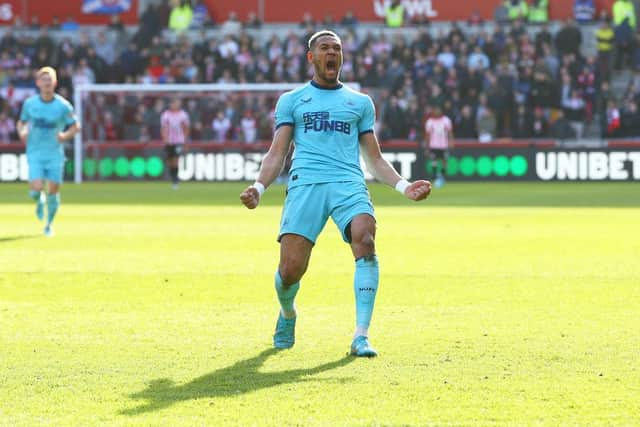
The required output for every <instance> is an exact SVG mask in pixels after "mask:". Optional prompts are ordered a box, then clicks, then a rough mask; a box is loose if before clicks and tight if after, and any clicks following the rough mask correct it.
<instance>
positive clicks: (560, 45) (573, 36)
mask: <svg viewBox="0 0 640 427" xmlns="http://www.w3.org/2000/svg"><path fill="white" fill-rule="evenodd" d="M581 44H582V33H581V32H580V29H579V28H578V27H577V26H576V24H575V21H574V20H573V19H568V20H567V21H566V22H565V24H564V26H563V27H562V28H561V29H560V31H558V34H556V49H557V50H558V55H560V56H561V57H562V56H564V55H566V54H568V53H572V54H574V55H578V54H579V53H580V45H581Z"/></svg>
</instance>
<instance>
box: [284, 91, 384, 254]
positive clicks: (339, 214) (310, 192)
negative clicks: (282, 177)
mask: <svg viewBox="0 0 640 427" xmlns="http://www.w3.org/2000/svg"><path fill="white" fill-rule="evenodd" d="M374 123H375V109H374V106H373V103H372V101H371V98H369V97H368V96H367V95H364V94H362V93H359V92H356V91H354V90H352V89H350V88H348V87H346V86H344V85H342V84H340V85H338V86H337V87H335V88H331V89H327V88H323V87H320V86H318V85H317V84H316V83H315V82H314V81H311V82H309V83H307V84H305V85H304V86H302V87H300V88H298V89H296V90H293V91H291V92H287V93H285V94H283V95H282V96H281V97H280V99H279V100H278V103H277V105H276V111H275V125H276V128H279V127H281V126H284V125H290V126H292V127H293V140H294V143H295V152H294V157H293V163H292V166H291V170H290V172H289V185H288V189H287V198H286V201H285V206H284V210H283V212H282V220H281V225H280V237H281V236H282V235H284V234H287V233H292V234H298V235H301V236H303V237H305V238H307V239H308V240H310V241H311V242H313V243H315V241H316V238H317V237H318V234H320V232H321V231H322V229H323V227H324V225H325V224H326V222H327V219H328V218H329V217H332V218H333V220H334V222H335V223H336V225H337V226H338V228H339V229H340V232H341V233H342V237H343V239H344V240H345V241H346V242H349V240H350V238H349V236H348V230H347V226H348V225H349V223H350V222H351V220H352V219H353V218H354V217H355V216H357V215H359V214H369V215H371V216H372V217H373V216H374V212H373V206H372V204H371V201H370V199H369V193H368V191H367V187H366V185H365V181H364V175H363V172H362V169H361V167H360V146H359V138H360V136H361V135H363V134H365V133H368V132H373V130H374Z"/></svg>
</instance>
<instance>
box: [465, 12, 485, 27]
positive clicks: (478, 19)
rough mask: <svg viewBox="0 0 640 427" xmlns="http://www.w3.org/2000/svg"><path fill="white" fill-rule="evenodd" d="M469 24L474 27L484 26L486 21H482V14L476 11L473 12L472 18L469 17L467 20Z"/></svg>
mask: <svg viewBox="0 0 640 427" xmlns="http://www.w3.org/2000/svg"><path fill="white" fill-rule="evenodd" d="M467 24H469V25H472V26H473V25H483V24H484V19H482V15H481V14H480V11H479V10H478V9H474V10H473V11H472V12H471V16H469V19H468V20H467Z"/></svg>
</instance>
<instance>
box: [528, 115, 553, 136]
mask: <svg viewBox="0 0 640 427" xmlns="http://www.w3.org/2000/svg"><path fill="white" fill-rule="evenodd" d="M531 137H532V138H538V139H540V138H548V137H549V121H548V120H547V118H546V117H545V115H544V110H543V109H542V108H540V107H538V108H536V109H535V110H534V111H533V119H532V126H531Z"/></svg>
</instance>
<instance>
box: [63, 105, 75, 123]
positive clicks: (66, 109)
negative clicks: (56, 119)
mask: <svg viewBox="0 0 640 427" xmlns="http://www.w3.org/2000/svg"><path fill="white" fill-rule="evenodd" d="M62 111H63V114H64V117H63V120H64V124H65V126H71V125H72V124H74V123H76V122H77V121H78V118H77V117H76V114H75V112H74V111H73V106H72V105H71V104H70V103H68V102H64V103H63V104H62Z"/></svg>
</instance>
